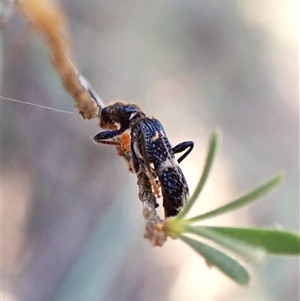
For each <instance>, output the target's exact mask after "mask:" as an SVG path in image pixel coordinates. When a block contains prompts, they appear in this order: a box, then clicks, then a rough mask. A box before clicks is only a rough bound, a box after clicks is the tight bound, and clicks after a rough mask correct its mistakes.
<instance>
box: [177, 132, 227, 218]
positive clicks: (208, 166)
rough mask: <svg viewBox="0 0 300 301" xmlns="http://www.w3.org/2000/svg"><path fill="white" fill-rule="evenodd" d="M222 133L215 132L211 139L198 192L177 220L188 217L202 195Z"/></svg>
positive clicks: (190, 199) (196, 191) (195, 192)
mask: <svg viewBox="0 0 300 301" xmlns="http://www.w3.org/2000/svg"><path fill="white" fill-rule="evenodd" d="M220 136H221V134H220V132H219V131H215V132H214V133H213V134H212V136H211V139H210V144H209V149H208V154H207V157H206V161H205V165H204V169H203V173H202V175H201V177H200V180H199V182H198V184H197V187H196V190H195V191H194V193H193V195H192V196H191V197H190V198H189V200H188V202H187V203H186V205H185V206H184V207H183V209H182V211H181V212H180V213H179V214H178V215H177V216H176V218H177V219H182V218H183V217H184V216H186V215H187V213H188V212H189V211H190V209H191V208H192V206H193V205H194V203H195V201H196V200H197V198H198V196H199V194H200V193H201V191H202V189H203V187H204V184H205V182H206V180H207V178H208V176H209V173H210V170H211V167H212V164H213V161H214V159H215V157H216V153H217V149H218V145H219V142H220Z"/></svg>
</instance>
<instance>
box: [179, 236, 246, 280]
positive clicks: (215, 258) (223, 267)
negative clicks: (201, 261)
mask: <svg viewBox="0 0 300 301" xmlns="http://www.w3.org/2000/svg"><path fill="white" fill-rule="evenodd" d="M180 239H181V240H182V241H183V242H185V243H186V244H188V245H189V246H190V247H192V248H193V249H194V250H195V251H196V252H197V253H199V254H200V255H202V256H203V257H204V258H205V259H206V260H207V262H208V263H209V264H211V265H213V266H215V267H216V268H218V269H219V270H220V271H222V272H223V273H224V274H225V275H227V276H228V277H229V278H231V279H232V280H234V281H236V282H237V283H239V284H242V285H246V284H248V283H249V281H250V276H249V273H248V272H247V270H246V269H245V268H244V267H243V266H242V265H240V263H239V262H237V261H236V260H235V259H233V258H231V257H229V256H228V255H226V254H225V253H223V252H221V251H219V250H217V249H215V248H213V247H210V246H208V245H206V244H204V243H202V242H200V241H197V240H194V239H192V238H189V237H186V236H183V235H182V236H180Z"/></svg>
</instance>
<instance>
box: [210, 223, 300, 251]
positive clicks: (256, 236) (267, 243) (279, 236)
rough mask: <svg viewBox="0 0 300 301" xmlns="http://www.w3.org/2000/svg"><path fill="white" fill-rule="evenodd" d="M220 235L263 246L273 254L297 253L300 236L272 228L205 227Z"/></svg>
mask: <svg viewBox="0 0 300 301" xmlns="http://www.w3.org/2000/svg"><path fill="white" fill-rule="evenodd" d="M205 228H206V229H207V230H212V231H214V232H216V233H219V234H221V235H224V236H227V237H230V238H233V239H238V240H240V241H243V242H245V243H249V244H251V245H256V246H260V247H262V248H264V249H265V250H266V251H267V252H268V253H270V254H274V255H299V254H300V236H299V235H297V234H294V233H291V232H286V231H281V230H274V229H255V228H226V227H205Z"/></svg>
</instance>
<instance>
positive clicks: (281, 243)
mask: <svg viewBox="0 0 300 301" xmlns="http://www.w3.org/2000/svg"><path fill="white" fill-rule="evenodd" d="M220 137H221V134H220V132H219V131H215V132H214V133H213V134H212V136H211V139H210V144H209V149H208V153H207V156H206V161H205V165H204V169H203V173H202V175H201V177H200V180H199V182H198V185H197V187H196V189H195V192H194V193H193V195H192V196H191V197H190V199H189V200H188V202H187V203H186V205H185V206H184V208H183V210H182V211H181V212H180V213H179V214H178V215H177V216H176V217H174V218H172V219H169V220H168V221H167V222H166V227H165V229H166V233H167V235H168V236H170V237H172V238H179V239H180V240H182V241H183V242H184V243H186V244H187V245H189V246H190V247H192V248H193V249H194V250H195V251H196V252H197V253H199V254H200V255H201V256H203V257H204V258H205V259H206V261H207V262H208V263H209V264H210V265H212V266H215V267H217V268H218V269H219V270H220V271H222V272H223V273H224V274H225V275H227V276H228V277H230V278H231V279H232V280H234V281H236V282H237V283H239V284H241V285H246V284H248V283H249V281H250V276H249V273H248V271H247V270H246V269H245V268H244V267H243V266H242V265H241V264H240V263H239V261H237V260H236V259H235V258H232V257H230V256H228V255H227V254H226V253H224V252H223V251H221V250H219V249H216V248H215V247H212V246H210V245H208V244H206V243H204V242H202V241H199V240H198V238H200V240H202V239H205V240H208V241H209V242H210V243H212V244H214V245H215V246H217V247H218V246H219V247H221V248H222V249H225V250H226V252H229V253H233V254H235V256H238V257H240V258H241V259H243V260H245V261H246V262H250V263H256V264H257V263H261V262H263V260H264V259H265V257H266V255H268V254H273V255H299V254H300V236H299V235H297V234H294V233H291V232H287V231H282V230H276V229H264V228H234V227H211V226H210V227H207V226H199V225H196V224H197V223H199V222H200V221H203V220H206V219H209V218H213V217H216V216H219V215H222V214H224V213H228V212H231V211H234V210H236V209H239V208H242V207H244V206H248V205H250V204H251V203H253V202H255V201H258V200H259V199H260V198H262V197H263V196H265V195H266V194H268V193H270V192H271V191H273V190H274V189H275V188H277V187H278V186H279V184H280V183H281V182H282V180H283V179H284V173H282V172H281V173H278V174H277V175H276V176H274V177H273V178H271V179H270V180H268V181H267V182H265V183H264V184H262V185H260V186H259V187H257V188H255V189H254V190H252V191H250V192H249V193H247V194H245V195H244V196H242V197H239V198H237V199H236V200H234V201H232V202H230V203H228V204H226V205H224V206H221V207H219V208H217V209H214V210H211V211H209V212H207V213H204V214H201V215H197V216H195V217H192V218H185V217H186V215H187V214H188V213H189V211H190V209H191V208H192V207H193V205H194V204H195V202H196V200H197V199H198V197H199V195H200V193H201V191H202V189H203V187H204V185H205V183H206V181H207V178H208V176H209V173H210V171H211V167H212V164H213V162H214V160H215V157H216V154H217V150H218V146H219V144H220ZM186 234H187V235H193V236H196V237H197V240H196V239H193V238H190V237H188V236H186Z"/></svg>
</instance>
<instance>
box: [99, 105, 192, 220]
mask: <svg viewBox="0 0 300 301" xmlns="http://www.w3.org/2000/svg"><path fill="white" fill-rule="evenodd" d="M100 125H101V127H103V128H106V129H110V130H108V131H104V132H101V133H99V134H97V135H96V136H95V137H94V140H95V141H96V142H99V143H105V144H117V143H116V142H115V140H112V139H114V138H115V137H116V136H119V135H121V134H122V133H124V132H125V131H126V130H127V129H130V138H131V142H130V152H131V163H132V167H133V170H134V171H135V173H136V174H137V175H139V173H146V175H147V177H148V178H149V181H150V182H151V185H152V187H153V190H154V193H155V194H156V196H158V194H159V193H158V191H157V190H158V185H157V182H156V179H157V178H158V180H159V184H160V187H161V193H162V196H163V206H164V210H165V216H166V217H170V216H175V215H177V214H178V212H179V211H180V210H181V208H182V207H183V205H184V204H185V202H186V201H187V199H188V197H189V189H188V185H187V182H186V179H185V177H184V175H183V173H182V170H181V168H180V167H179V164H178V163H180V162H181V161H182V160H183V159H184V158H186V156H187V155H188V154H189V153H190V152H191V151H192V149H193V147H194V143H193V142H192V141H186V142H182V143H180V144H178V145H176V146H175V147H174V148H172V146H171V144H170V142H169V140H168V138H167V135H166V133H165V130H164V128H163V126H162V125H161V123H160V122H159V121H158V120H157V119H155V118H152V117H147V116H146V115H145V113H144V112H143V111H142V110H141V109H140V108H139V107H138V106H137V105H134V104H124V103H122V102H116V103H115V104H113V105H111V106H108V107H105V108H104V109H103V110H102V113H101V119H100ZM185 150H186V152H185V153H184V154H183V155H182V156H181V157H180V158H179V159H178V160H176V158H175V155H174V154H175V153H180V152H183V151H185Z"/></svg>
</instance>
